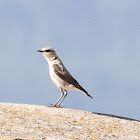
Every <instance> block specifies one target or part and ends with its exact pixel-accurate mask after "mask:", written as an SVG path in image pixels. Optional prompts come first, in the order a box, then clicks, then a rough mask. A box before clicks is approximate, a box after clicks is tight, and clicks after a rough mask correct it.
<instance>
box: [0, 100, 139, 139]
mask: <svg viewBox="0 0 140 140" xmlns="http://www.w3.org/2000/svg"><path fill="white" fill-rule="evenodd" d="M13 139H15V140H43V139H44V140H45V139H46V140H68V139H69V140H71V139H76V140H140V122H139V121H134V120H129V119H123V118H117V117H111V116H109V115H103V114H102V115H99V114H95V113H91V112H86V111H80V110H74V109H67V108H53V107H47V106H37V105H26V104H10V103H0V140H13Z"/></svg>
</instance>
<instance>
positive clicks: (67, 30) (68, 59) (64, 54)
mask: <svg viewBox="0 0 140 140" xmlns="http://www.w3.org/2000/svg"><path fill="white" fill-rule="evenodd" d="M138 9H139V4H138V3H136V1H135V0H133V1H132V0H123V1H118V0H113V1H112V0H107V1H102V0H77V1H75V0H67V1H66V0H61V1H58V0H53V1H51V0H42V1H34V0H30V1H28V0H24V1H19V0H12V1H10V0H0V102H10V103H22V104H23V103H24V104H37V105H49V104H50V103H55V102H56V100H57V99H58V98H59V96H60V91H59V89H58V88H57V87H56V86H55V85H54V83H53V82H52V81H51V79H50V77H49V72H48V64H47V62H46V60H45V59H44V57H43V56H42V55H41V54H40V53H38V52H37V51H36V50H38V49H41V48H42V47H45V46H51V47H53V48H54V49H55V50H56V52H57V54H58V56H59V57H60V58H61V60H62V61H63V63H64V65H65V66H66V68H67V69H68V70H69V72H70V73H71V74H72V75H73V76H74V77H75V79H77V81H78V82H79V83H80V84H81V85H82V86H83V87H84V88H85V89H86V90H87V91H88V92H89V94H91V95H92V96H93V97H94V99H93V100H92V99H90V98H89V97H88V96H85V95H84V94H83V93H82V92H77V91H69V92H68V93H69V94H68V96H67V98H66V99H65V100H64V102H63V103H62V105H64V106H65V107H67V108H73V109H79V110H87V111H92V112H100V113H107V114H113V115H119V116H124V117H129V118H133V119H140V65H139V61H140V55H139V54H140V47H138V46H139V45H140V39H139V38H140V34H139V35H138V34H136V33H138V32H137V29H138V28H136V27H137V25H138V23H137V22H136V19H137V17H136V16H137V15H138V14H136V13H139V12H140V10H138Z"/></svg>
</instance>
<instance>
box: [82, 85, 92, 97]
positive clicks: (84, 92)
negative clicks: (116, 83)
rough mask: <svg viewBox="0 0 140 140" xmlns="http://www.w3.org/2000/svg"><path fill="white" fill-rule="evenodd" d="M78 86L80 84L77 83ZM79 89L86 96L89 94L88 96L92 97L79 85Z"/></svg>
mask: <svg viewBox="0 0 140 140" xmlns="http://www.w3.org/2000/svg"><path fill="white" fill-rule="evenodd" d="M79 86H80V85H79ZM79 89H80V90H81V91H83V92H84V93H85V94H86V95H87V96H89V97H90V98H92V99H93V97H92V96H91V95H90V94H88V92H87V91H86V90H85V89H84V88H82V87H81V86H80V87H79Z"/></svg>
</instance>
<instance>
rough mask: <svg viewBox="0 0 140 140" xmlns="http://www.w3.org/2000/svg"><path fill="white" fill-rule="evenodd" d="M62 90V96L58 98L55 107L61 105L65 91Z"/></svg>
mask: <svg viewBox="0 0 140 140" xmlns="http://www.w3.org/2000/svg"><path fill="white" fill-rule="evenodd" d="M60 91H61V96H60V97H59V98H58V100H57V102H56V103H55V104H54V107H60V103H59V102H60V100H61V99H62V98H63V97H64V91H63V89H62V88H61V89H60ZM58 103H59V104H58Z"/></svg>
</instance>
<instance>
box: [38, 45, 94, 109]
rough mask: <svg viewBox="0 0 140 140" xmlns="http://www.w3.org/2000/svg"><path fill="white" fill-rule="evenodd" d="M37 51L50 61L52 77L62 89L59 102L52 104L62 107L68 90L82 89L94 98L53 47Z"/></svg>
mask: <svg viewBox="0 0 140 140" xmlns="http://www.w3.org/2000/svg"><path fill="white" fill-rule="evenodd" d="M37 51H38V52H41V53H42V55H43V56H44V57H45V59H46V60H47V61H48V65H49V73H50V77H51V79H52V81H53V82H54V84H55V85H56V86H57V87H58V88H59V89H60V91H61V96H60V97H59V98H58V100H57V102H56V103H55V104H51V106H53V107H57V108H60V107H61V103H62V101H63V100H64V99H65V97H66V96H67V94H68V92H67V90H76V91H81V92H83V93H85V94H86V95H87V96H89V97H90V98H93V97H92V96H91V95H90V94H88V92H87V91H86V90H85V89H84V88H83V87H82V86H81V85H80V84H79V83H78V82H77V81H76V80H75V79H74V78H73V76H72V75H71V74H70V73H69V72H68V70H67V69H66V68H65V66H64V64H63V63H62V61H61V60H60V58H59V57H58V56H57V54H56V52H55V50H54V49H53V48H51V47H43V48H42V49H41V50H37Z"/></svg>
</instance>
